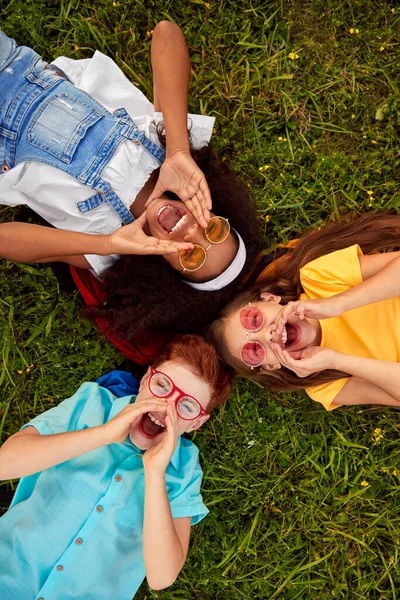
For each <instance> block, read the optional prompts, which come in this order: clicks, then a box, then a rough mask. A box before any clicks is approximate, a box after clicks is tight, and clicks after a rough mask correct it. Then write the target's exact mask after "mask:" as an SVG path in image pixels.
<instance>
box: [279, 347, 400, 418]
mask: <svg viewBox="0 0 400 600" xmlns="http://www.w3.org/2000/svg"><path fill="white" fill-rule="evenodd" d="M271 347H272V349H273V351H274V352H275V354H276V356H277V358H278V360H279V363H280V365H282V366H284V367H286V368H287V369H290V370H291V371H293V372H294V373H296V375H297V376H298V377H300V378H304V377H308V376H309V375H311V374H313V373H318V372H320V371H325V370H327V369H335V370H337V371H342V372H343V373H348V375H350V376H351V377H350V379H349V381H348V382H347V383H346V384H345V385H344V387H343V388H342V390H341V391H340V392H339V393H338V394H337V396H336V398H335V404H349V405H350V404H386V405H389V406H400V363H398V362H394V361H393V362H392V361H388V360H379V359H376V358H363V357H360V356H353V355H351V354H344V353H343V352H337V351H336V350H332V349H330V348H321V347H320V346H315V347H313V348H306V349H305V350H301V351H298V352H290V351H289V352H288V351H287V350H282V348H281V347H280V346H279V344H272V345H271Z"/></svg>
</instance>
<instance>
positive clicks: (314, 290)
mask: <svg viewBox="0 0 400 600" xmlns="http://www.w3.org/2000/svg"><path fill="white" fill-rule="evenodd" d="M361 255H362V250H361V248H360V246H358V244H354V246H350V247H348V248H343V249H342V250H336V251H335V252H331V253H330V254H325V255H324V256H320V257H319V258H317V259H316V260H313V261H312V262H310V263H308V264H307V265H305V266H304V267H302V268H301V269H300V281H301V284H302V286H303V289H304V292H305V293H306V295H307V297H308V298H328V297H330V296H333V295H335V294H338V293H339V292H342V291H344V290H347V289H348V288H349V287H354V286H355V285H358V284H359V283H362V281H363V279H362V275H361V267H360V261H359V259H358V257H359V256H361Z"/></svg>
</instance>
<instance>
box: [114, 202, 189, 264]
mask: <svg viewBox="0 0 400 600" xmlns="http://www.w3.org/2000/svg"><path fill="white" fill-rule="evenodd" d="M146 222H147V216H146V211H145V212H144V213H143V214H142V215H140V217H139V218H138V219H136V220H135V221H134V222H133V223H130V224H129V225H124V226H123V227H120V228H119V229H117V230H116V231H114V233H112V234H111V235H110V236H109V239H108V252H107V253H108V254H172V253H174V252H179V251H180V250H190V249H191V248H193V244H190V243H189V242H183V243H182V242H174V241H172V240H171V241H169V240H159V239H158V238H155V237H151V236H149V235H146V234H145V233H144V231H143V227H144V225H145V224H146Z"/></svg>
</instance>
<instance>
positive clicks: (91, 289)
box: [70, 265, 173, 365]
mask: <svg viewBox="0 0 400 600" xmlns="http://www.w3.org/2000/svg"><path fill="white" fill-rule="evenodd" d="M70 269H71V275H72V277H73V280H74V281H75V283H76V285H77V287H78V290H79V291H80V293H81V296H82V298H83V299H84V301H85V303H86V305H87V306H89V307H92V306H101V305H102V304H103V302H104V299H105V292H104V289H103V285H102V283H101V281H99V280H98V279H96V277H95V276H94V275H93V274H92V273H91V272H90V271H89V270H88V269H80V268H78V267H74V266H72V265H70ZM96 322H97V325H98V326H99V328H100V330H101V331H102V332H103V333H104V335H105V336H106V338H108V339H109V340H110V342H111V343H112V344H114V346H116V347H117V348H118V350H120V351H121V352H122V353H123V354H124V355H125V356H126V357H127V358H130V359H131V360H133V361H134V362H136V363H138V364H139V365H149V364H151V363H152V362H153V361H154V359H155V358H156V357H157V356H158V354H159V353H160V351H161V350H162V349H163V347H164V346H165V345H166V344H167V343H168V342H169V340H170V339H172V337H173V335H172V334H169V333H166V332H152V331H147V332H143V333H141V334H139V335H137V336H136V338H135V341H134V342H129V341H127V340H121V339H119V338H117V336H116V335H115V333H112V332H110V331H108V328H107V320H106V319H104V318H103V317H98V318H97V319H96Z"/></svg>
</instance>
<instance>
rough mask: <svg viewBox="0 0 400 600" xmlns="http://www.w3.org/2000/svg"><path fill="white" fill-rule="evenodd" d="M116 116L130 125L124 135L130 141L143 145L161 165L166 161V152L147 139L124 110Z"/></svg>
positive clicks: (119, 110) (116, 111)
mask: <svg viewBox="0 0 400 600" xmlns="http://www.w3.org/2000/svg"><path fill="white" fill-rule="evenodd" d="M114 115H115V116H116V117H118V118H119V119H120V120H121V121H123V122H124V123H126V124H127V125H129V129H127V130H125V131H123V132H122V135H123V136H124V137H126V138H127V139H128V140H132V141H133V142H134V143H135V144H142V146H143V147H144V148H146V150H147V151H148V152H150V154H151V155H152V156H153V157H154V158H155V159H156V160H157V161H158V162H159V163H160V165H161V164H162V163H163V162H164V160H165V150H164V149H163V148H161V146H158V145H157V144H155V143H154V142H152V141H151V140H150V139H149V138H148V137H146V135H145V134H144V132H143V131H140V129H139V128H138V127H137V125H136V123H135V122H134V121H133V120H132V119H131V117H130V116H129V115H128V113H127V112H126V110H125V109H124V108H117V110H115V111H114Z"/></svg>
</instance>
